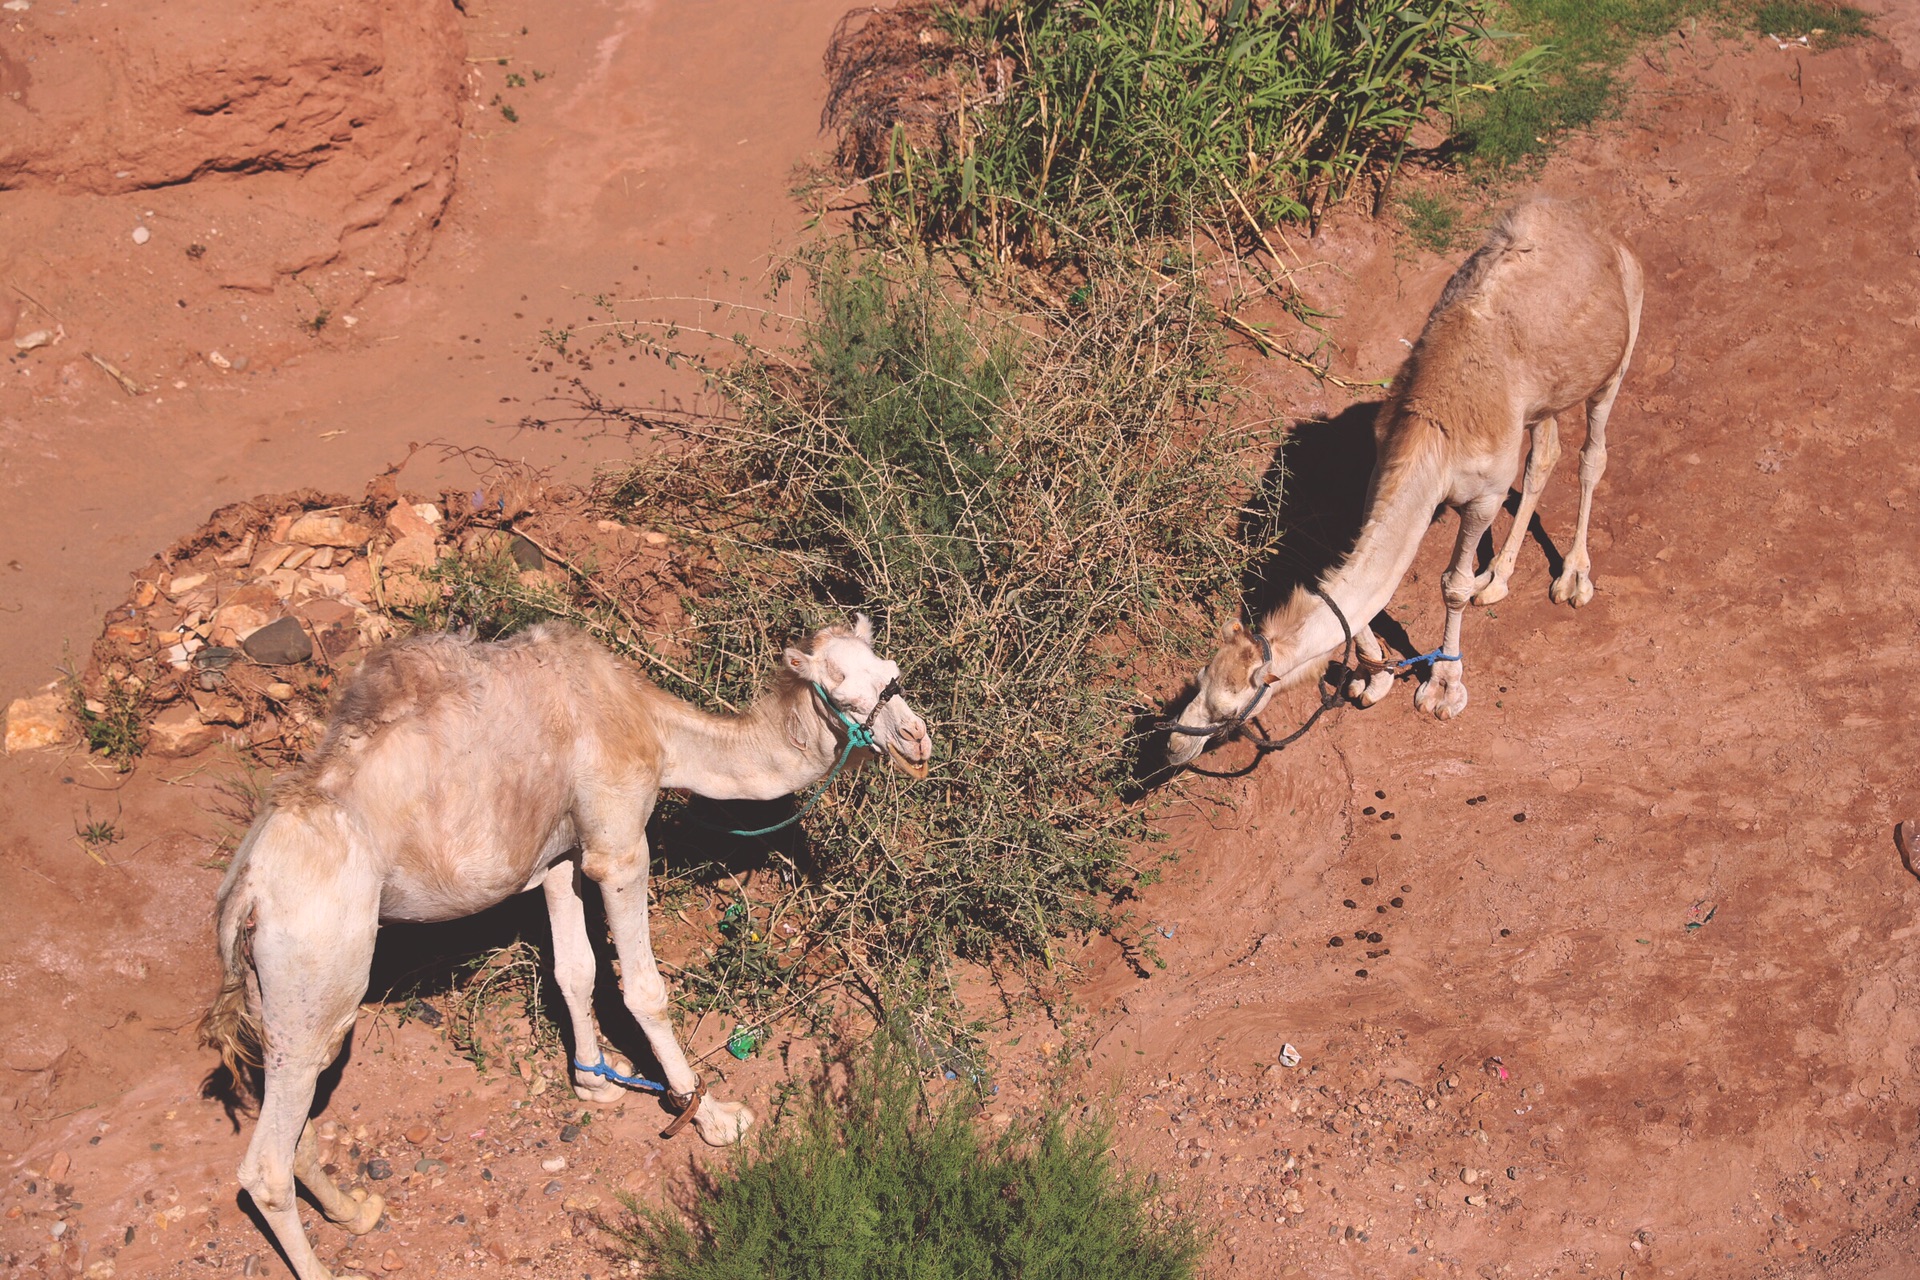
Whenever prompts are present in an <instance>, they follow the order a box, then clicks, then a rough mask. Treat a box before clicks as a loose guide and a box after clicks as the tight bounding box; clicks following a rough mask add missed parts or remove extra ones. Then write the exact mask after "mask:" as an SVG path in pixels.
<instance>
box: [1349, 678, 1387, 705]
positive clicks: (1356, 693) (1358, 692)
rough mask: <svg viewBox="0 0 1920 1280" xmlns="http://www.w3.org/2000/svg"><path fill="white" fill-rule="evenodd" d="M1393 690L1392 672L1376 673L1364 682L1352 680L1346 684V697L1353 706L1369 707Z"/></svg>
mask: <svg viewBox="0 0 1920 1280" xmlns="http://www.w3.org/2000/svg"><path fill="white" fill-rule="evenodd" d="M1392 689H1393V672H1391V671H1376V672H1374V673H1373V674H1372V675H1370V676H1368V677H1367V678H1366V679H1364V680H1353V681H1350V682H1349V683H1348V684H1347V697H1349V698H1351V699H1352V700H1353V702H1354V705H1356V706H1360V707H1370V706H1372V705H1373V704H1374V703H1376V702H1378V701H1380V699H1382V698H1384V697H1386V696H1387V694H1388V693H1389V692H1390V691H1391V690H1392Z"/></svg>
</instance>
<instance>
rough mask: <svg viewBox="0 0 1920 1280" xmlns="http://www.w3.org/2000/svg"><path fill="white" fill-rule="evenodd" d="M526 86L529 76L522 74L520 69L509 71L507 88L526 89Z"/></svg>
mask: <svg viewBox="0 0 1920 1280" xmlns="http://www.w3.org/2000/svg"><path fill="white" fill-rule="evenodd" d="M526 87H527V78H526V77H525V76H523V75H521V74H520V73H519V72H518V71H509V72H507V88H509V89H524V88H526Z"/></svg>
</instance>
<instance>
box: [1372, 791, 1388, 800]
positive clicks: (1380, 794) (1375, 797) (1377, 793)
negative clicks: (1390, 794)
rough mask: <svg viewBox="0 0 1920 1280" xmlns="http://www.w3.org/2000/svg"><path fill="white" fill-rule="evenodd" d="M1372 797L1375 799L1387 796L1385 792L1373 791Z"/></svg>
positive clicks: (1382, 798)
mask: <svg viewBox="0 0 1920 1280" xmlns="http://www.w3.org/2000/svg"><path fill="white" fill-rule="evenodd" d="M1373 798H1374V799H1375V800H1385V799H1386V798H1387V793H1386V792H1384V791H1376V792H1374V793H1373Z"/></svg>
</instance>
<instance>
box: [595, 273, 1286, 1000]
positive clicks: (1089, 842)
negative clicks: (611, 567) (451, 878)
mask: <svg viewBox="0 0 1920 1280" xmlns="http://www.w3.org/2000/svg"><path fill="white" fill-rule="evenodd" d="M811 270H812V272H813V274H814V276H815V291H816V296H817V297H818V299H819V300H820V301H819V308H818V313H817V315H816V316H815V317H814V318H813V319H812V320H811V321H810V322H809V323H808V324H807V325H806V327H805V331H804V333H803V335H802V341H801V343H800V346H799V350H798V354H797V358H795V359H793V360H787V359H783V358H776V357H772V356H767V355H763V354H758V353H749V354H748V355H747V356H746V357H745V358H744V359H742V360H740V361H739V362H738V363H736V364H734V365H733V366H732V367H730V368H727V369H725V370H722V371H720V372H718V373H717V374H716V375H715V381H716V386H717V387H718V389H719V390H720V391H721V392H722V393H723V394H724V395H725V397H726V398H727V400H728V401H729V402H730V404H731V407H732V412H731V413H730V414H729V415H728V416H726V417H724V418H720V419H714V420H702V421H692V422H689V421H684V420H680V421H676V422H673V423H670V424H666V425H668V426H670V427H671V429H672V430H674V431H676V432H678V433H679V434H680V435H681V437H682V438H683V439H684V440H685V441H686V443H687V445H688V447H687V448H685V449H683V450H680V449H669V450H665V451H660V452H656V453H653V454H652V455H650V456H648V457H646V458H643V459H642V460H640V461H637V462H635V463H634V464H632V465H631V466H629V467H626V468H624V469H623V470H621V471H620V472H618V473H617V474H614V475H611V476H609V477H607V478H606V479H605V481H604V483H603V485H602V488H601V491H600V498H601V501H602V502H603V503H604V505H605V506H606V507H607V508H608V509H609V510H610V511H611V512H613V513H614V514H619V515H627V516H630V517H632V518H633V519H635V520H636V521H640V520H644V521H645V522H646V523H648V524H650V525H653V526H655V527H662V528H669V529H673V530H675V531H677V533H678V534H679V535H680V538H681V539H682V540H684V541H686V542H688V543H690V544H692V545H697V546H702V547H705V548H707V549H708V553H709V554H710V555H711V556H712V558H713V561H714V565H715V567H714V570H713V572H712V574H711V578H712V580H713V582H714V583H715V584H716V586H715V589H714V590H712V591H710V592H706V593H704V594H702V595H701V596H699V597H698V598H690V599H688V600H686V601H685V602H684V607H685V611H686V620H685V623H684V626H683V628H682V629H681V630H680V631H678V632H677V633H676V634H674V635H672V636H668V637H662V638H661V640H662V643H663V644H665V645H666V646H667V648H668V650H669V652H668V653H666V654H664V655H662V656H664V657H666V658H668V659H669V660H670V663H671V667H672V669H674V670H681V671H684V672H685V673H686V678H685V679H683V680H677V679H675V678H674V676H673V675H672V674H671V673H670V671H668V669H667V666H668V664H667V663H661V664H657V665H658V669H660V670H661V671H662V675H661V679H662V681H663V683H665V684H666V685H667V686H668V687H670V688H674V689H675V691H676V692H678V693H680V694H682V695H683V696H687V697H690V698H693V699H695V700H697V701H700V702H703V703H705V704H707V705H713V704H714V703H715V702H717V701H723V702H725V703H727V704H729V705H741V704H742V703H744V701H745V700H746V699H747V698H748V697H749V696H750V695H751V692H752V691H753V689H755V688H756V687H757V686H759V685H760V684H761V683H762V682H763V680H764V679H765V673H766V672H767V671H768V670H769V669H770V668H771V667H772V666H773V665H774V664H775V662H776V661H777V655H778V653H779V646H780V645H781V644H784V643H786V642H787V641H789V640H790V639H791V638H792V637H794V636H796V635H802V634H806V633H807V632H808V631H809V630H810V629H811V628H812V627H815V626H818V625H820V624H821V623H822V622H825V621H830V620H837V621H844V620H845V619H846V617H847V611H848V610H849V609H852V608H860V609H864V610H867V611H868V612H870V613H871V614H872V615H873V617H874V619H875V621H876V624H877V626H878V628H879V640H878V648H879V649H880V650H881V651H882V652H883V653H885V654H886V655H887V656H888V657H890V658H892V659H894V660H896V661H897V662H899V664H900V666H901V668H902V677H901V680H902V684H903V685H904V687H905V688H906V690H907V695H908V697H909V699H910V700H911V701H912V702H913V703H914V705H915V706H916V708H918V709H919V710H920V711H921V712H922V714H923V715H925V716H926V717H927V719H928V721H929V723H930V725H931V727H932V729H933V731H934V733H935V734H936V737H937V739H938V749H937V754H936V762H935V771H934V773H933V776H932V777H930V778H928V779H927V780H926V781H924V782H916V783H907V782H904V781H903V780H901V779H899V778H897V777H896V776H894V775H892V774H890V773H887V772H884V771H880V770H867V771H863V772H862V773H860V774H858V775H854V776H850V777H846V778H844V779H843V780H842V781H841V782H839V783H836V785H835V787H834V789H833V791H832V792H830V793H829V794H828V795H827V796H826V797H825V798H824V800H823V801H822V802H821V803H820V804H819V805H818V806H816V807H815V808H814V809H812V810H810V811H809V812H808V814H807V816H806V817H805V819H804V820H803V822H802V824H801V826H800V827H799V828H798V830H797V832H795V833H783V834H782V835H781V836H778V837H775V838H774V839H773V841H772V842H771V845H772V848H773V852H774V856H775V857H776V858H779V859H784V860H785V861H786V863H787V864H788V872H789V878H790V879H791V881H792V888H791V890H790V891H788V892H787V896H786V897H785V898H784V899H783V900H782V901H781V902H780V904H779V906H778V908H777V910H778V912H779V913H780V925H781V929H782V933H781V937H780V939H779V940H778V946H777V949H776V950H774V951H773V952H772V953H771V954H772V957H773V958H774V959H776V960H777V961H778V963H779V964H780V965H782V966H784V968H780V969H776V970H775V971H776V972H780V973H783V974H784V975H785V976H784V977H783V979H782V981H781V985H782V986H783V987H784V988H787V989H789V990H788V992H786V993H782V996H781V998H782V999H783V1000H785V999H789V998H791V996H790V992H791V990H797V989H800V988H801V986H802V984H803V975H814V976H816V977H817V976H818V974H819V972H820V970H821V967H822V966H825V967H826V968H828V969H830V970H834V971H840V970H844V969H845V968H847V967H849V966H850V967H851V968H852V969H853V970H854V972H855V973H856V974H857V975H858V976H859V977H860V978H861V980H862V981H863V982H864V983H865V984H866V985H867V987H868V988H869V990H870V991H872V992H873V993H875V994H877V995H881V996H883V997H894V996H899V995H902V994H908V995H911V993H913V992H916V991H918V992H920V993H923V994H924V993H925V991H926V990H927V989H928V988H929V987H938V986H939V985H940V984H942V983H943V982H944V981H945V975H946V971H947V970H946V966H947V962H948V960H950V959H951V958H952V957H954V956H964V957H967V958H970V959H974V960H979V961H995V960H1001V959H1008V958H1014V959H1038V960H1042V961H1045V962H1047V963H1051V949H1050V943H1051V940H1052V939H1053V938H1055V937H1056V936H1059V935H1061V934H1063V933H1074V932H1082V931H1087V930H1093V929H1099V928H1103V927H1106V928H1120V927H1123V926H1122V923H1121V921H1120V919H1119V917H1118V916H1117V914H1116V913H1115V910H1114V908H1113V906H1112V899H1113V897H1114V895H1116V894H1119V893H1120V891H1122V890H1123V889H1125V888H1126V887H1127V886H1129V885H1131V884H1132V883H1134V882H1135V879H1136V877H1137V876H1139V875H1142V874H1150V873H1151V870H1152V869H1151V867H1143V866H1139V865H1136V862H1135V859H1136V857H1137V845H1138V843H1139V842H1141V841H1143V840H1145V839H1148V838H1150V835H1151V833H1150V830H1149V827H1148V824H1147V822H1146V815H1145V812H1144V810H1143V808H1142V807H1141V806H1139V805H1137V804H1130V803H1127V798H1128V796H1129V793H1130V791H1131V790H1132V789H1133V788H1134V787H1135V785H1136V784H1135V778H1136V776H1137V774H1138V770H1139V768H1140V762H1139V759H1138V752H1139V749H1140V745H1141V744H1140V741H1139V740H1138V739H1136V738H1135V737H1134V736H1133V734H1132V732H1131V731H1132V726H1133V719H1134V717H1135V716H1136V715H1138V714H1139V713H1140V712H1141V711H1142V710H1143V709H1144V708H1143V707H1142V706H1141V703H1140V701H1139V695H1138V694H1137V693H1136V692H1135V690H1134V688H1133V685H1132V675H1133V671H1134V666H1133V664H1134V661H1135V658H1136V655H1139V654H1142V653H1144V654H1146V655H1148V656H1149V657H1148V660H1149V661H1150V662H1155V661H1157V660H1158V658H1159V655H1163V654H1166V653H1169V652H1189V651H1192V650H1193V649H1194V648H1196V647H1197V646H1198V645H1199V644H1200V642H1201V640H1202V637H1203V635H1204V629H1205V627H1206V626H1208V625H1209V623H1210V621H1211V619H1212V618H1213V617H1214V614H1215V610H1216V609H1217V608H1218V606H1219V605H1220V604H1221V603H1222V602H1223V601H1225V600H1227V599H1230V598H1231V595H1232V592H1233V589H1234V587H1235V584H1236V582H1237V580H1238V575H1239V574H1240V572H1241V568H1242V566H1243V564H1244V563H1245V560H1246V557H1247V556H1248V555H1249V554H1250V553H1251V552H1252V551H1253V550H1255V548H1252V547H1249V546H1248V545H1246V544H1245V543H1244V542H1243V541H1242V540H1241V536H1240V534H1239V532H1238V530H1237V526H1236V523H1235V522H1236V519H1237V518H1238V517H1237V515H1236V512H1235V504H1236V502H1237V501H1238V500H1239V498H1240V497H1242V496H1244V495H1245V494H1246V493H1247V492H1249V491H1250V489H1251V486H1252V484H1253V481H1254V476H1253V472H1252V467H1253V465H1255V464H1258V463H1264V461H1265V459H1266V457H1267V455H1268V452H1269V451H1270V449H1271V444H1272V441H1271V439H1269V438H1267V437H1266V436H1265V435H1264V433H1262V432H1260V431H1258V430H1255V431H1252V432H1249V431H1247V430H1244V429H1239V428H1232V427H1229V426H1228V425H1226V421H1225V419H1226V415H1225V414H1224V413H1222V412H1220V410H1221V407H1222V406H1221V404H1220V396H1221V395H1222V393H1223V387H1222V385H1221V383H1220V381H1219V379H1218V376H1217V371H1216V367H1215V355H1216V353H1215V350H1214V347H1213V342H1214V340H1215V339H1214V334H1215V333H1216V329H1215V327H1214V326H1213V325H1212V323H1211V314H1212V313H1211V304H1210V303H1209V302H1208V301H1207V300H1206V298H1205V296H1204V295H1203V293H1201V292H1200V291H1199V290H1198V289H1197V288H1195V287H1193V282H1192V281H1191V280H1190V279H1189V278H1187V277H1185V276H1179V277H1175V276H1173V275H1169V274H1166V273H1160V274H1155V273H1150V272H1146V271H1142V270H1139V269H1135V268H1129V267H1127V266H1125V265H1124V264H1122V263H1120V262H1118V261H1114V262H1111V263H1109V264H1107V265H1104V266H1099V267H1096V269H1095V270H1094V272H1093V274H1092V275H1091V276H1090V277H1089V278H1088V279H1087V281H1086V283H1085V285H1084V287H1083V288H1081V289H1079V290H1077V291H1076V298H1075V299H1074V300H1069V301H1068V302H1065V303H1063V304H1061V305H1059V306H1058V307H1057V308H1050V309H1048V310H1046V311H1045V312H1043V313H1042V314H1041V315H1038V316H1035V315H1031V314H1029V315H1024V316H1020V315H999V314H994V313H992V312H990V311H988V310H986V309H985V308H984V307H981V306H979V305H976V304H973V303H968V302H964V301H959V300H956V299H954V298H952V297H950V296H949V295H948V294H947V293H946V292H945V291H944V290H943V289H942V287H941V283H940V281H939V280H938V279H937V278H936V277H935V276H934V275H933V274H932V273H931V272H929V271H926V270H922V269H916V268H908V267H901V266H898V265H891V264H889V263H888V262H887V261H885V260H884V259H881V258H879V257H867V258H862V259H858V260H855V259H853V258H850V257H848V256H846V255H844V254H825V255H821V256H818V257H816V258H814V259H813V260H812V263H811ZM1257 540H1258V539H1257V538H1256V539H1255V541H1257ZM707 816H708V820H709V821H711V820H712V819H713V818H714V817H716V816H718V815H716V814H714V813H709V814H708V815H707ZM739 816H745V815H739ZM768 820H772V819H771V818H769V819H768ZM741 825H744V824H741ZM685 835H686V836H687V837H688V838H687V839H685V840H684V842H683V841H680V840H677V839H676V837H675V833H674V830H673V829H672V827H671V825H669V829H668V830H667V831H666V832H665V833H664V834H663V835H662V837H661V839H660V840H658V841H657V842H656V848H658V849H660V850H661V852H662V854H663V856H668V857H670V858H671V859H672V861H673V862H674V863H675V865H677V866H681V867H684V866H685V865H687V863H688V861H689V860H690V859H704V858H705V857H708V856H711V853H712V851H713V850H714V849H715V847H716V838H715V837H714V836H713V835H712V834H711V833H709V832H707V831H705V830H699V831H693V830H688V831H686V832H685ZM756 847H759V846H756ZM688 850H691V851H692V852H691V853H689V852H688ZM802 862H804V863H805V864H806V865H805V866H804V867H803V866H802V865H801V864H802ZM802 873H804V874H802ZM756 919H758V917H756ZM752 935H758V936H757V937H756V936H752ZM770 935H771V918H769V919H768V920H767V921H763V922H761V923H759V924H756V926H755V929H754V930H752V931H751V933H750V934H743V935H741V936H742V937H743V938H746V941H740V940H739V939H735V940H733V941H732V942H730V943H728V944H727V945H717V946H716V947H714V948H713V949H712V950H711V952H710V953H709V955H708V956H707V958H706V959H705V960H704V961H703V962H701V963H699V964H695V965H692V966H691V967H690V968H689V969H687V970H685V971H683V972H682V974H681V981H680V983H679V985H680V986H681V988H682V989H683V990H690V991H693V992H694V993H695V996H696V1000H697V1001H699V1002H701V1003H702V1004H703V1006H705V1005H706V1002H712V1003H715V1004H719V1005H721V1006H722V1007H726V1008H729V1009H732V1010H734V1011H735V1012H737V1013H743V1014H744V1013H749V1012H751V1010H750V1009H742V1008H739V1007H738V1005H739V1004H741V1003H743V1002H744V1003H745V1004H748V1005H752V1004H755V1003H758V1002H760V1001H762V1000H764V999H765V998H766V997H767V996H768V995H769V994H771V993H769V992H768V991H767V990H766V985H765V984H766V978H767V974H768V971H769V955H768V954H767V953H766V951H767V947H766V946H764V945H762V939H765V938H768V937H770ZM749 944H751V945H749ZM768 945H771V944H768ZM763 1007H764V1006H763Z"/></svg>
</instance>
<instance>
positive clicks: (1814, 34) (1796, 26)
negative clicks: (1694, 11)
mask: <svg viewBox="0 0 1920 1280" xmlns="http://www.w3.org/2000/svg"><path fill="white" fill-rule="evenodd" d="M1746 25H1747V27H1748V28H1750V29H1751V30H1753V31H1757V32H1759V33H1760V34H1761V35H1769V36H1778V37H1780V38H1781V39H1785V40H1791V39H1797V38H1799V37H1800V36H1809V37H1811V38H1812V39H1813V40H1814V41H1815V42H1816V43H1817V44H1818V45H1819V47H1820V48H1823V49H1830V48H1832V47H1833V46H1835V45H1837V44H1843V43H1845V42H1846V41H1848V40H1857V39H1859V38H1861V37H1863V36H1868V35H1872V34H1873V28H1872V26H1871V25H1870V18H1869V16H1868V15H1867V14H1866V13H1865V12H1864V11H1862V10H1860V9H1856V8H1854V7H1853V6H1852V5H1850V4H1820V3H1811V4H1810V3H1805V2H1804V0H1767V2H1766V3H1763V4H1758V5H1755V6H1754V7H1753V11H1752V12H1751V13H1750V14H1749V15H1748V18H1747V23H1746Z"/></svg>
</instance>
